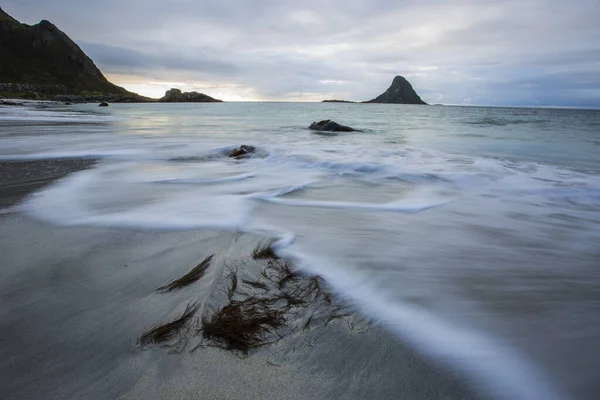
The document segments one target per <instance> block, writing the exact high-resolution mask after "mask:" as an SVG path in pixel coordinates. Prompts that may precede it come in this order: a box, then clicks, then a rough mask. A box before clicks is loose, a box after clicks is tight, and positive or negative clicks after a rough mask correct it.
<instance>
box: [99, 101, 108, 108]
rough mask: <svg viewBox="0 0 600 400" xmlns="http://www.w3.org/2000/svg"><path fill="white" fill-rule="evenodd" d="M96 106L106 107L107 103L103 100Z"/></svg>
mask: <svg viewBox="0 0 600 400" xmlns="http://www.w3.org/2000/svg"><path fill="white" fill-rule="evenodd" d="M98 107H108V103H107V102H105V101H103V102H102V103H100V104H98Z"/></svg>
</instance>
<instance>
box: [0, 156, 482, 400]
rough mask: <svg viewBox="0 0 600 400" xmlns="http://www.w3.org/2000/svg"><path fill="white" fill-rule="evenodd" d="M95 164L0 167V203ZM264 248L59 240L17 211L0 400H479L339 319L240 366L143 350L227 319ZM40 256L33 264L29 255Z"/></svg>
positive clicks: (210, 241)
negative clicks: (203, 267) (175, 333)
mask: <svg viewBox="0 0 600 400" xmlns="http://www.w3.org/2000/svg"><path fill="white" fill-rule="evenodd" d="M94 163H95V160H89V159H73V160H65V159H57V160H35V161H32V160H29V161H16V162H13V161H10V162H1V163H0V166H1V167H2V168H1V170H2V171H3V174H4V175H2V176H1V177H0V181H1V182H2V191H1V192H0V193H1V194H0V201H1V202H2V204H5V203H6V202H9V203H11V204H13V205H14V204H15V203H16V202H18V201H19V200H20V199H22V198H24V197H25V196H26V195H27V194H29V193H32V192H33V191H35V190H39V189H40V188H42V187H43V186H45V185H48V184H51V183H52V182H54V181H56V180H57V179H60V178H62V177H65V176H66V175H68V174H69V173H72V172H76V171H79V170H82V169H85V168H90V167H92V166H93V164H94ZM6 166H8V168H4V167H6ZM6 171H8V172H9V173H8V174H7V173H6ZM260 243H264V238H258V237H255V236H252V235H248V234H244V235H238V234H235V233H217V232H211V231H206V230H200V231H198V230H192V231H181V232H173V231H171V232H165V231H154V230H135V229H114V228H92V227H55V226H53V225H50V224H47V223H43V222H38V221H36V220H33V219H31V218H29V217H27V216H26V215H24V214H22V213H20V212H18V211H17V212H14V213H12V214H10V215H4V216H2V218H0V246H1V247H2V248H3V255H2V256H1V257H0V262H1V263H2V265H3V266H4V278H3V280H2V282H0V296H1V297H2V304H3V307H2V309H0V317H1V318H0V340H1V341H2V342H3V343H12V346H8V347H4V348H3V350H1V351H0V356H2V358H3V359H4V360H7V361H6V362H4V363H3V364H2V365H0V377H2V378H0V386H2V387H3V388H4V395H5V396H7V399H13V398H14V399H17V398H24V397H25V398H30V399H38V398H39V399H42V398H78V397H82V396H83V397H86V398H98V399H100V398H106V397H107V396H108V397H110V398H122V399H145V398H169V399H188V398H198V397H199V398H216V399H218V398H228V399H246V400H247V399H280V398H290V399H315V398H318V399H335V398H348V399H362V398H366V397H373V398H381V399H392V398H399V397H400V398H416V399H417V398H418V399H437V398H442V397H443V398H448V399H457V400H458V399H469V398H480V397H481V396H477V395H473V394H471V393H475V392H472V389H467V388H466V387H465V385H467V383H466V382H465V380H464V379H463V378H462V377H461V378H458V376H457V375H454V373H453V372H451V371H449V370H447V369H445V368H441V367H438V366H437V364H435V363H433V362H432V361H431V360H428V359H427V358H426V357H424V356H422V355H420V354H419V353H418V352H416V351H415V350H413V349H411V348H410V347H409V346H408V345H406V344H404V343H403V342H402V341H401V340H399V339H398V338H396V337H394V336H393V335H392V334H391V333H389V332H388V331H387V330H385V329H384V328H382V327H381V326H378V325H377V324H376V325H375V326H373V327H372V328H371V329H368V330H366V331H363V330H359V329H351V328H350V327H351V326H354V325H351V323H350V322H349V321H348V320H345V319H343V318H340V319H337V318H336V319H332V320H331V321H329V322H330V323H328V324H325V325H324V324H322V323H319V324H317V323H315V324H314V326H312V324H311V328H310V329H306V330H305V329H293V330H292V331H291V333H290V334H289V335H286V336H285V337H284V338H282V339H280V340H278V341H277V342H276V343H271V344H269V345H266V346H260V347H258V348H256V349H253V350H251V351H250V353H249V355H248V357H247V358H243V359H241V358H239V357H238V356H236V355H235V354H232V353H231V352H230V351H227V350H223V349H218V348H212V347H208V348H199V349H197V350H196V351H193V352H192V351H191V347H192V346H191V344H192V342H191V341H190V345H188V346H184V348H182V349H180V350H177V349H176V348H172V347H171V348H164V347H163V346H161V345H155V346H150V347H148V348H140V347H139V346H138V345H136V341H137V340H138V338H139V337H140V336H141V335H142V334H143V333H144V332H146V331H147V330H148V329H149V328H151V327H153V326H156V324H159V323H164V322H168V321H171V320H173V319H174V318H176V317H177V316H179V315H181V313H182V312H183V310H184V309H185V307H186V306H187V305H188V304H190V302H192V301H198V300H200V301H201V304H202V309H201V310H200V311H199V312H200V314H199V315H198V318H199V317H200V315H206V313H209V312H214V311H215V310H218V309H219V308H221V307H222V306H223V304H224V303H223V301H225V302H226V301H227V300H226V297H227V296H226V295H225V293H226V291H227V288H228V287H229V284H230V273H231V271H230V270H228V269H227V268H229V267H231V266H236V271H237V272H238V273H239V274H241V275H240V285H241V284H242V282H243V281H244V279H247V280H249V279H252V278H253V277H254V278H255V277H256V276H257V272H258V271H259V270H260V268H261V267H260V266H261V265H263V266H264V265H266V264H265V262H266V261H264V262H259V260H257V261H256V262H255V263H254V264H252V263H248V259H249V258H252V257H250V255H251V254H252V251H253V250H252V249H255V248H256V246H258V245H260ZM33 248H35V249H37V250H36V251H35V252H32V251H30V249H33ZM210 254H214V255H215V256H214V257H215V259H214V262H213V265H212V266H211V268H210V269H209V270H208V271H207V272H206V275H205V276H204V277H202V278H201V279H199V280H198V281H197V282H194V283H193V284H190V285H189V286H187V287H185V288H181V289H180V290H174V291H173V292H170V293H162V292H157V290H156V289H157V288H160V287H162V286H163V285H165V284H166V283H168V282H171V281H173V279H176V278H178V277H181V276H183V275H185V273H186V272H188V271H189V270H190V267H191V266H193V265H195V264H197V263H198V261H200V260H202V259H204V258H206V257H207V256H208V255H210ZM243 260H246V261H243ZM244 274H245V275H244ZM290 318H291V317H290ZM352 324H353V323H352ZM189 328H190V329H195V328H193V325H190V326H189ZM9 347H10V348H9ZM173 350H176V352H175V354H171V353H172V352H173ZM25 371H27V372H25ZM167 371H168V372H167ZM57 381H60V382H61V384H60V385H56V382H57ZM222 382H227V384H223V383H222Z"/></svg>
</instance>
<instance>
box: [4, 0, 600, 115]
mask: <svg viewBox="0 0 600 400" xmlns="http://www.w3.org/2000/svg"><path fill="white" fill-rule="evenodd" d="M2 8H3V9H4V10H5V11H6V12H8V13H9V14H11V15H12V16H13V17H15V18H17V19H18V20H20V21H21V22H25V23H28V24H34V23H37V22H38V21H39V20H40V19H48V20H50V21H52V22H53V23H54V24H55V25H57V26H58V27H59V28H60V29H61V30H63V31H64V32H66V33H67V34H68V35H69V36H70V37H71V38H72V39H73V40H75V41H76V42H77V43H78V44H79V45H80V46H81V47H82V48H83V50H84V51H85V52H86V53H87V54H88V55H89V56H90V57H92V59H93V60H94V61H95V62H96V64H97V65H98V66H99V67H100V69H101V70H102V71H103V72H104V73H105V75H106V76H107V77H108V78H109V79H110V80H111V81H113V82H114V83H117V84H119V85H121V86H124V87H126V88H128V89H130V90H133V91H136V92H138V93H141V94H145V95H149V96H153V97H158V96H160V95H162V94H163V93H164V91H165V90H166V89H168V88H170V87H179V88H181V89H183V90H198V91H201V92H204V93H207V94H210V95H212V96H214V97H218V98H222V99H224V100H290V101H314V100H322V99H332V98H337V99H348V100H368V99H371V98H373V97H375V96H377V95H378V94H380V93H381V92H383V91H384V90H385V89H386V88H387V87H388V86H389V84H390V83H391V81H392V78H393V77H394V76H395V75H403V76H405V77H406V78H407V79H408V80H409V81H410V82H411V83H412V84H413V86H414V87H415V89H416V90H417V92H418V93H419V94H420V95H421V97H422V98H423V99H424V100H425V101H427V102H429V103H446V104H478V105H531V106H574V107H596V108H600V0H572V1H565V0H514V1H513V0H505V1H502V0H497V1H491V0H490V1H487V0H477V1H475V0H456V1H451V0H444V1H433V0H418V1H417V0H410V1H408V0H304V1H286V0H218V1H217V0H214V1H209V0H93V1H82V0H52V1H49V0H8V1H6V0H4V1H3V2H2Z"/></svg>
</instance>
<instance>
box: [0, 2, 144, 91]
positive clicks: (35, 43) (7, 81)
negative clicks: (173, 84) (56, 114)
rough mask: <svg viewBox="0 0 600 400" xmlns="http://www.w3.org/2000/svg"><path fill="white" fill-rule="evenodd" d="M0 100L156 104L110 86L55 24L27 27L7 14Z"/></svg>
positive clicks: (2, 16)
mask: <svg viewBox="0 0 600 400" xmlns="http://www.w3.org/2000/svg"><path fill="white" fill-rule="evenodd" d="M0 96H1V97H8V98H22V99H31V100H56V101H69V102H85V101H92V102H99V101H110V102H142V101H152V99H149V98H147V97H143V96H140V95H138V94H136V93H132V92H129V91H127V90H126V89H124V88H122V87H120V86H117V85H115V84H113V83H111V82H109V81H108V80H107V79H106V77H104V75H103V74H102V72H100V70H99V69H98V67H96V65H95V64H94V62H93V61H92V60H91V59H90V58H89V57H88V56H87V55H86V54H85V53H84V52H83V50H81V48H80V47H79V46H78V45H77V44H76V43H75V42H73V41H72V40H71V39H70V38H69V37H68V36H67V35H66V34H65V33H64V32H62V31H61V30H60V29H58V28H57V27H56V26H55V25H54V24H52V23H51V22H49V21H46V20H42V21H41V22H40V23H38V24H36V25H27V24H22V23H20V22H19V21H17V20H16V19H14V18H12V17H11V16H10V15H8V14H7V13H6V12H4V11H3V10H2V9H1V8H0Z"/></svg>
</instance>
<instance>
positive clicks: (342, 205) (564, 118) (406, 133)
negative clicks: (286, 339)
mask: <svg viewBox="0 0 600 400" xmlns="http://www.w3.org/2000/svg"><path fill="white" fill-rule="evenodd" d="M15 110H17V111H15ZM324 118H331V119H334V120H336V121H337V122H340V123H343V124H347V125H350V126H353V127H355V128H357V129H361V130H363V132H359V133H343V134H339V135H335V136H323V135H317V134H315V133H313V132H311V131H309V130H308V129H306V127H307V126H308V125H309V124H310V122H312V121H314V120H320V119H324ZM241 144H247V145H253V146H256V147H257V152H256V154H254V155H253V156H252V157H251V158H248V159H243V160H232V159H229V158H227V157H226V156H225V154H226V153H227V152H228V151H229V150H231V149H232V148H234V147H237V146H239V145H241ZM90 156H91V157H99V158H101V161H100V162H99V163H98V164H97V165H96V167H95V168H94V169H91V170H87V171H81V172H77V173H75V174H73V175H71V176H70V177H68V178H66V179H64V180H62V181H60V182H58V183H56V184H54V185H52V186H50V187H48V188H46V189H45V190H43V191H41V192H38V193H36V194H35V195H34V196H31V197H30V198H28V199H27V200H26V201H25V202H24V203H22V204H21V205H20V206H19V207H20V209H21V210H22V211H25V212H27V213H28V214H29V215H31V216H34V217H36V218H39V219H41V220H44V221H47V222H51V223H53V224H58V225H65V226H76V225H81V226H104V227H125V228H152V229H171V230H187V229H195V228H210V229H218V230H226V231H236V230H241V231H245V232H251V233H257V234H261V235H267V236H272V237H276V238H278V239H280V242H279V244H280V247H279V251H280V252H281V253H285V254H287V255H289V256H291V257H294V258H295V259H296V260H297V262H298V264H299V265H301V266H303V267H304V268H306V269H308V270H310V271H312V272H315V273H317V274H319V275H321V276H323V277H324V278H326V279H327V280H328V282H329V283H330V284H331V285H332V286H333V287H334V288H335V289H337V291H338V292H339V293H340V294H341V295H343V296H345V297H347V298H348V299H349V300H350V301H352V302H353V303H354V304H356V305H357V306H358V307H359V308H361V309H362V311H363V312H364V313H365V314H367V315H370V316H372V317H374V318H376V319H377V320H378V321H380V322H381V323H382V324H383V325H384V326H386V327H388V328H389V329H390V330H391V331H392V332H394V333H395V334H397V335H399V336H400V337H401V338H402V339H403V340H405V341H407V342H408V343H410V344H411V345H413V346H414V347H415V348H417V349H419V350H420V351H422V352H424V353H426V354H428V355H429V356H431V357H433V358H434V359H436V360H439V361H440V362H443V363H445V364H446V365H449V366H451V367H452V368H455V369H457V370H459V371H462V372H463V373H464V374H465V375H466V376H469V377H471V378H472V379H476V380H477V381H478V382H479V383H480V385H482V387H484V388H485V390H486V391H487V393H489V394H490V396H492V397H496V398H506V399H512V398H524V399H525V398H527V399H552V398H556V399H562V398H589V399H592V398H595V397H596V395H597V393H600V384H599V382H600V375H599V373H598V371H599V370H600V361H598V358H597V354H600V341H599V340H598V338H600V323H599V322H598V321H597V316H598V315H600V244H599V243H600V213H599V211H600V112H598V111H586V110H554V109H501V108H475V107H437V106H432V107H422V106H400V105H361V104H332V103H327V104H300V103H296V104H294V103H225V104H179V105H164V104H143V105H119V104H118V105H113V106H111V107H109V108H107V109H98V108H97V107H94V106H91V105H77V106H50V107H46V108H44V109H43V110H39V109H29V108H23V109H21V108H19V109H16V108H0V159H5V160H10V159H32V158H49V157H57V158H58V157H90Z"/></svg>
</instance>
